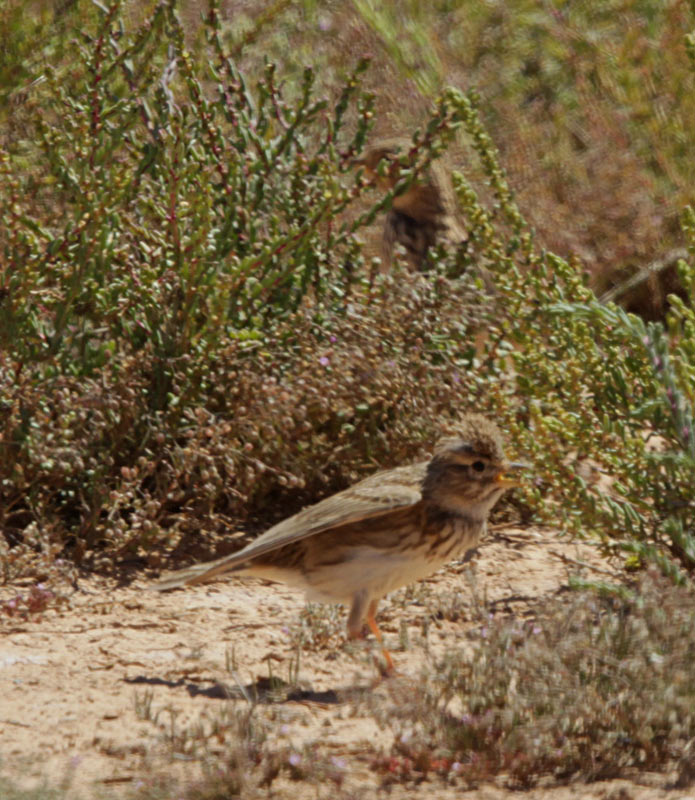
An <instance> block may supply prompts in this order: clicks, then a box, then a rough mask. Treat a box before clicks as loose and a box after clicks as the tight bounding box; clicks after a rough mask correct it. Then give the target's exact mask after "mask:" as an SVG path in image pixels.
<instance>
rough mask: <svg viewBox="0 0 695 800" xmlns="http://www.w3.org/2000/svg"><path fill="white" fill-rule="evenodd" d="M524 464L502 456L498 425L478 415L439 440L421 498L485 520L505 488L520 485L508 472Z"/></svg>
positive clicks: (467, 419)
mask: <svg viewBox="0 0 695 800" xmlns="http://www.w3.org/2000/svg"><path fill="white" fill-rule="evenodd" d="M524 466H525V465H524V464H519V463H510V462H509V461H507V460H506V458H505V457H504V450H503V447H502V436H501V434H500V432H499V429H498V428H497V426H496V425H495V424H494V423H493V422H491V421H490V420H488V419H487V418H486V417H483V416H481V415H480V414H469V415H467V416H465V417H464V418H463V419H462V420H461V423H460V424H459V425H458V426H457V430H456V432H455V434H454V435H452V436H448V437H446V438H445V439H442V440H441V441H440V442H439V443H438V444H437V448H436V450H435V452H434V455H433V456H432V460H431V461H430V463H429V465H428V468H427V474H426V476H425V480H424V482H423V498H424V499H426V500H427V501H429V502H433V503H436V504H437V505H439V506H441V507H442V508H446V509H447V510H449V511H452V512H455V513H460V514H464V515H466V516H471V517H474V518H476V519H485V518H486V517H487V514H488V513H489V511H490V509H491V508H492V507H493V506H494V505H495V503H496V502H497V501H498V500H499V499H500V497H502V495H503V494H504V492H505V491H507V489H511V488H513V487H515V486H520V485H521V483H520V482H519V481H518V480H516V479H514V478H510V477H509V475H508V473H509V472H512V471H515V470H518V469H521V468H523V467H524Z"/></svg>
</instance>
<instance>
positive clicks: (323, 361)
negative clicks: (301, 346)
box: [319, 356, 331, 367]
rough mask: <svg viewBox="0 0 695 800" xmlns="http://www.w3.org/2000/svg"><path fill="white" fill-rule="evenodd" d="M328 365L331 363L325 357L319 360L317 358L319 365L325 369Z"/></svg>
mask: <svg viewBox="0 0 695 800" xmlns="http://www.w3.org/2000/svg"><path fill="white" fill-rule="evenodd" d="M330 363H331V362H330V361H329V360H328V359H327V358H326V356H321V358H319V364H320V365H321V366H322V367H327V366H328V365H329V364H330Z"/></svg>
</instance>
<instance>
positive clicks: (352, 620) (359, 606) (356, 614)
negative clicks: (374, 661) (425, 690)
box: [347, 590, 395, 675]
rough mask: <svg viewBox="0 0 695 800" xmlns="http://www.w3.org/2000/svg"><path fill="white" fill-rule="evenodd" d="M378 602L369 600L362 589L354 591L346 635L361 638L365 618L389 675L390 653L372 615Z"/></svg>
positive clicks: (390, 667)
mask: <svg viewBox="0 0 695 800" xmlns="http://www.w3.org/2000/svg"><path fill="white" fill-rule="evenodd" d="M378 604H379V601H378V600H371V599H370V598H369V595H368V594H367V592H366V591H364V590H362V591H359V592H356V593H355V595H354V597H353V598H352V607H351V608H350V615H349V616H348V622H347V628H348V636H349V637H350V638H351V639H361V638H362V636H363V632H362V631H363V629H362V626H363V625H364V621H365V619H366V621H367V625H368V626H369V630H370V631H371V632H372V633H373V634H374V636H376V640H377V642H379V644H380V645H381V652H382V653H383V655H384V659H385V661H386V674H387V675H390V674H391V673H392V672H395V667H394V665H393V659H392V658H391V654H390V653H389V651H388V650H387V649H386V648H385V647H384V642H383V637H382V636H381V631H380V630H379V626H378V625H377V624H376V620H375V619H374V616H375V615H376V607H377V605H378Z"/></svg>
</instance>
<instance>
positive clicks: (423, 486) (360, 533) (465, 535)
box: [156, 414, 520, 669]
mask: <svg viewBox="0 0 695 800" xmlns="http://www.w3.org/2000/svg"><path fill="white" fill-rule="evenodd" d="M518 466H520V465H518V464H509V463H507V462H506V461H505V458H504V453H503V450H502V442H501V437H500V434H499V431H498V430H497V428H496V426H495V425H494V424H493V423H492V422H490V421H488V420H487V419H485V418H484V417H482V416H480V415H477V414H471V415H469V416H467V417H465V418H464V419H463V421H462V423H461V425H460V428H459V430H458V431H457V435H456V436H453V437H451V438H449V439H446V440H444V441H442V442H440V443H439V445H438V447H437V449H436V451H435V453H434V455H433V456H432V458H431V459H430V460H429V461H423V462H420V463H418V464H413V465H411V466H406V467H397V468H396V469H391V470H386V471H384V472H378V473H376V474H375V475H371V476H370V477H368V478H365V479H364V480H362V481H360V482H359V483H356V484H355V485H354V486H351V487H350V488H349V489H345V490H344V491H342V492H338V493H337V494H334V495H332V496H331V497H327V498H326V499H325V500H322V501H321V502H319V503H316V504H315V505H313V506H309V507H307V508H305V509H303V510H302V511H300V512H299V513H298V514H295V515H294V516H293V517H289V518H288V519H286V520H284V521H283V522H280V523H279V524H277V525H275V526H273V527H272V528H270V529H269V530H267V531H266V532H265V533H263V534H262V535H261V536H259V537H258V538H257V539H256V540H255V541H253V542H252V543H251V544H249V545H248V546H247V547H245V548H244V549H243V550H240V551H239V552H238V553H233V554H232V555H229V556H225V557H224V558H221V559H219V560H217V561H213V562H210V563H207V564H197V565H195V566H193V567H189V568H187V569H183V570H180V571H178V572H174V573H173V574H171V575H169V576H166V577H164V578H163V580H162V581H161V582H160V583H159V584H158V586H157V587H156V588H158V589H160V590H166V589H173V588H176V587H178V586H182V585H184V584H189V585H190V584H196V583H202V582H204V581H209V580H213V579H215V578H219V577H221V576H223V575H228V574H232V573H233V574H235V575H254V576H257V577H261V578H267V579H270V580H274V581H281V582H284V583H288V584H290V585H292V586H297V587H299V588H302V589H304V590H305V591H306V593H307V596H308V598H309V599H315V600H319V601H321V602H328V603H345V604H348V605H350V614H349V617H348V632H349V634H350V636H352V637H357V636H360V635H361V633H362V630H363V627H364V624H365V622H366V623H367V624H368V625H369V627H370V628H371V630H372V632H373V633H374V634H375V635H376V636H377V638H378V639H379V640H381V634H380V633H379V629H378V627H377V625H376V622H375V620H374V615H375V613H376V608H377V604H378V602H379V600H380V599H381V598H382V597H384V596H385V595H386V594H388V593H389V592H391V591H393V590H394V589H398V588H399V587H401V586H404V585H406V584H408V583H412V582H413V581H416V580H419V579H421V578H424V577H426V576H427V575H429V574H431V573H432V572H434V571H435V570H437V569H438V568H439V567H440V566H442V565H443V564H445V563H446V562H447V561H451V560H452V559H454V558H456V557H457V556H461V555H463V554H464V553H465V552H466V551H467V550H469V549H471V548H473V547H476V546H477V544H478V542H479V540H480V537H481V536H482V534H483V532H484V530H485V526H486V520H487V516H488V513H489V511H490V509H491V508H492V507H493V505H494V504H495V503H496V502H497V500H499V498H500V497H501V496H502V494H503V493H504V492H505V491H506V490H507V489H508V488H510V487H512V486H517V485H518V483H517V482H516V481H510V480H508V479H507V478H506V477H505V475H504V472H505V470H507V469H509V468H510V467H518ZM385 655H386V660H387V664H388V666H389V669H390V668H391V667H392V662H391V658H390V656H389V655H388V653H386V652H385Z"/></svg>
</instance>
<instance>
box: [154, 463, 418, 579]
mask: <svg viewBox="0 0 695 800" xmlns="http://www.w3.org/2000/svg"><path fill="white" fill-rule="evenodd" d="M427 464H428V462H426V461H425V462H422V463H420V464H412V465H410V466H407V467H397V468H396V469H391V470H386V471H384V472H377V473H375V474H374V475H370V476H369V477H368V478H365V479H364V480H363V481H360V482H359V483H356V484H354V486H350V488H349V489H345V490H344V491H342V492H338V493H337V494H334V495H331V496H330V497H327V498H325V500H321V501H320V502H319V503H316V504H315V505H313V506H308V507H307V508H305V509H303V510H302V511H300V512H299V513H298V514H295V515H294V516H293V517H289V518H288V519H285V520H283V521H282V522H279V523H278V524H277V525H274V526H273V527H272V528H269V529H268V530H267V531H266V532H265V533H262V534H261V535H260V536H259V537H258V538H257V539H254V541H253V542H251V543H250V544H249V545H247V546H246V547H244V548H243V549H242V550H239V551H238V552H236V553H232V554H231V555H229V556H225V557H224V558H220V559H218V560H217V561H211V562H209V563H207V564H196V565H195V566H193V567H188V568H186V569H183V570H179V571H178V572H174V573H172V574H170V575H168V576H165V577H164V578H163V579H162V581H161V582H160V583H159V584H158V585H157V586H156V588H157V589H159V590H160V591H161V590H166V589H173V588H174V587H176V586H181V585H183V584H184V583H189V584H191V583H202V582H203V581H208V580H211V579H212V578H214V577H215V576H216V575H219V574H220V573H223V572H229V571H230V570H233V569H234V567H236V566H239V565H240V564H243V563H244V562H245V561H250V560H251V559H253V558H257V557H258V556H262V555H264V554H265V553H269V552H271V551H273V550H278V549H279V548H281V547H285V546H286V545H288V544H292V543H293V542H298V541H300V540H301V539H306V538H308V537H309V536H315V535H316V534H318V533H322V532H323V531H326V530H328V529H330V528H336V527H339V526H341V525H348V524H350V523H352V522H360V521H361V520H364V519H369V518H370V517H379V516H381V515H382V514H387V513H388V512H389V511H393V510H395V509H397V508H405V507H407V506H412V505H415V503H418V502H419V501H420V500H421V499H422V491H421V487H422V480H423V478H424V477H425V472H426V471H427Z"/></svg>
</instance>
